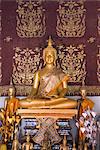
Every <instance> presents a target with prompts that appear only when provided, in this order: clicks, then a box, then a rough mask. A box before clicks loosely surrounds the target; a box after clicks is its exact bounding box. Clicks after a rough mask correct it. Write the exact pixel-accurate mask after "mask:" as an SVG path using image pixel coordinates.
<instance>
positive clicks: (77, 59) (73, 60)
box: [58, 44, 86, 83]
mask: <svg viewBox="0 0 100 150" xmlns="http://www.w3.org/2000/svg"><path fill="white" fill-rule="evenodd" d="M58 49H59V52H58V53H59V54H58V59H59V60H60V64H61V68H62V69H63V71H64V72H65V73H67V74H69V75H70V82H80V83H85V78H86V67H85V65H86V61H85V56H86V54H85V53H84V45H83V44H80V45H78V46H73V45H70V46H64V45H61V46H59V47H58Z"/></svg>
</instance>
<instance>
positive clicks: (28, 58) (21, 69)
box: [12, 47, 42, 85]
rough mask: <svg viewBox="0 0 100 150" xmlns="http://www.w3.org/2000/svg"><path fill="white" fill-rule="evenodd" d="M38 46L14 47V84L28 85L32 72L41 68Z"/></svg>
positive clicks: (32, 75)
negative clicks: (30, 47)
mask: <svg viewBox="0 0 100 150" xmlns="http://www.w3.org/2000/svg"><path fill="white" fill-rule="evenodd" d="M40 51H41V49H39V48H38V47H36V48H35V49H34V51H33V50H32V49H29V48H25V49H21V48H19V47H16V48H15V56H14V57H13V60H14V63H13V74H12V78H13V82H14V84H16V85H17V84H24V85H30V84H32V82H33V77H34V72H35V71H37V69H39V68H41V65H42V64H41V62H40V61H41V56H40Z"/></svg>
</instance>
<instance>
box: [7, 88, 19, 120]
mask: <svg viewBox="0 0 100 150" xmlns="http://www.w3.org/2000/svg"><path fill="white" fill-rule="evenodd" d="M5 103H6V104H5V105H6V116H7V117H12V116H13V115H14V114H15V113H16V110H17V109H18V107H19V99H18V98H16V97H15V88H14V87H13V86H11V87H9V89H8V98H6V100H5Z"/></svg>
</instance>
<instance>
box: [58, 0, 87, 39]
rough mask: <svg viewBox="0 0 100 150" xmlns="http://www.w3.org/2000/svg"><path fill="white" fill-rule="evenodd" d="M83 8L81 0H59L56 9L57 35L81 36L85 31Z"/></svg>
mask: <svg viewBox="0 0 100 150" xmlns="http://www.w3.org/2000/svg"><path fill="white" fill-rule="evenodd" d="M85 11H86V10H85V8H84V2H83V1H80V0H79V1H73V0H68V1H66V0H59V8H58V10H57V12H58V14H57V27H56V30H57V35H58V36H59V37H82V36H84V33H85V28H86V27H85Z"/></svg>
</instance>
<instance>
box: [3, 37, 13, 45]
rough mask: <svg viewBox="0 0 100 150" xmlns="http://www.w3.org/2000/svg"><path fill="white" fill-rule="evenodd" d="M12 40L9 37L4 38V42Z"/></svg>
mask: <svg viewBox="0 0 100 150" xmlns="http://www.w3.org/2000/svg"><path fill="white" fill-rule="evenodd" d="M11 40H12V38H11V37H10V36H6V38H5V39H4V41H5V42H7V43H8V42H10V41H11Z"/></svg>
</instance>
